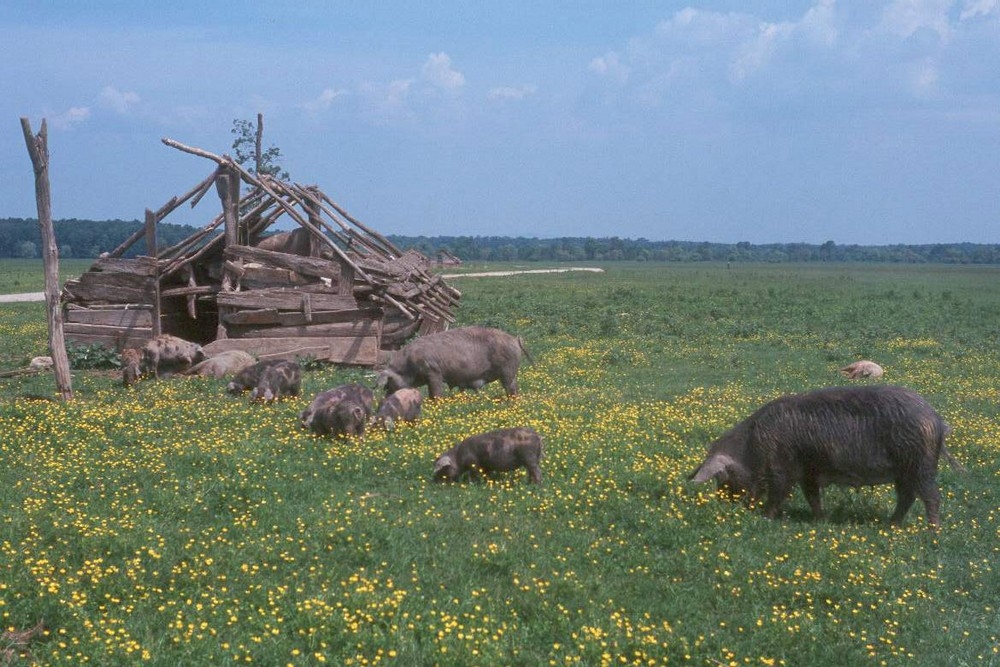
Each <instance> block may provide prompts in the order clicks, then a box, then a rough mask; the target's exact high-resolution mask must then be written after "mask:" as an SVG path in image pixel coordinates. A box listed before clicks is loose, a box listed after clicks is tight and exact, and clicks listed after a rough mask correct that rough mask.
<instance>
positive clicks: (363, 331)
mask: <svg viewBox="0 0 1000 667" xmlns="http://www.w3.org/2000/svg"><path fill="white" fill-rule="evenodd" d="M378 322H379V321H378V320H377V319H375V318H368V319H363V320H357V321H354V322H331V323H329V324H308V325H303V326H296V327H281V326H278V327H266V328H260V327H256V328H250V327H237V326H229V327H227V329H228V331H229V335H230V337H232V338H288V337H307V336H311V337H318V338H344V337H353V336H374V335H376V334H377V333H378Z"/></svg>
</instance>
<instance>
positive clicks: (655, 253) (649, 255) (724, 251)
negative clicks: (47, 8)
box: [0, 218, 1000, 264]
mask: <svg viewBox="0 0 1000 667" xmlns="http://www.w3.org/2000/svg"><path fill="white" fill-rule="evenodd" d="M54 225H55V235H56V242H57V243H58V244H59V254H60V256H61V257H80V258H89V257H97V256H98V255H99V254H100V253H102V252H109V251H111V250H114V249H115V248H117V247H118V246H119V245H120V244H121V243H122V241H124V240H125V239H126V238H128V237H129V236H130V235H132V234H133V233H134V232H135V231H136V230H138V229H139V228H140V227H141V226H142V223H140V222H139V221H138V220H103V221H93V220H77V219H69V220H56V221H55V222H54ZM195 231H197V228H195V227H192V226H190V225H172V224H169V223H160V225H159V226H158V228H157V242H158V243H159V245H160V246H161V247H168V246H171V245H174V244H176V243H179V242H180V241H182V240H183V239H185V238H187V237H188V236H190V235H191V234H193V233H194V232H195ZM388 238H389V239H390V240H391V241H392V242H393V243H394V244H396V245H397V246H399V247H401V248H416V249H417V250H419V251H421V252H423V253H424V254H425V255H427V256H429V257H432V258H434V257H436V256H437V255H438V254H439V253H441V252H448V253H450V254H452V255H455V256H456V257H458V258H459V259H461V260H462V261H469V262H471V261H523V262H533V261H546V262H551V261H558V262H564V261H565V262H582V261H587V260H597V261H618V260H625V261H651V262H704V261H714V262H775V263H779V262H906V263H923V262H933V263H944V264H1000V244H992V243H990V244H983V243H934V244H927V245H906V244H895V245H884V246H866V245H856V244H850V245H839V244H836V243H834V242H833V241H827V242H825V243H822V244H818V245H817V244H811V243H765V244H755V243H748V242H745V241H744V242H740V243H708V242H696V241H650V240H647V239H642V238H639V239H623V238H618V237H610V238H589V237H563V238H554V239H539V238H525V237H508V236H398V235H391V234H390V235H388ZM40 245H41V232H40V231H39V227H38V221H37V220H35V219H22V218H0V257H24V258H32V257H40V256H41V255H40ZM145 251H146V250H145V241H144V240H142V239H140V240H139V241H138V242H137V243H136V244H135V245H133V246H132V248H130V249H129V251H128V252H127V253H126V256H136V255H141V254H144V253H145Z"/></svg>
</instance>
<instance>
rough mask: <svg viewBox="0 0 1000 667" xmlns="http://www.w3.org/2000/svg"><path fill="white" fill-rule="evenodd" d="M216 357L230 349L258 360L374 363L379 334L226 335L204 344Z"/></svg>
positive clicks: (371, 364) (353, 363)
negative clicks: (228, 336) (242, 336)
mask: <svg viewBox="0 0 1000 667" xmlns="http://www.w3.org/2000/svg"><path fill="white" fill-rule="evenodd" d="M204 350H205V354H206V355H208V356H212V355H215V354H218V353H219V352H224V351H226V350H243V351H244V352H247V353H249V354H252V355H254V356H255V357H257V358H258V359H288V360H289V361H294V360H295V359H297V358H300V357H311V358H313V359H317V360H322V361H329V362H332V363H338V364H352V365H358V366H374V365H375V363H376V362H377V361H378V337H377V336H364V337H360V338H312V337H305V338H296V337H291V338H226V339H224V340H216V341H214V342H212V343H209V344H208V345H206V346H204Z"/></svg>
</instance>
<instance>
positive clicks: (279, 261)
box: [223, 245, 340, 280]
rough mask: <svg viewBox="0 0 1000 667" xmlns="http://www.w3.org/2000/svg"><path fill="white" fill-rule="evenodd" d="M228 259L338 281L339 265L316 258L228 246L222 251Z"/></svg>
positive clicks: (243, 246)
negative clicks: (257, 263) (256, 263)
mask: <svg viewBox="0 0 1000 667" xmlns="http://www.w3.org/2000/svg"><path fill="white" fill-rule="evenodd" d="M223 254H224V255H225V257H226V258H228V259H242V260H244V261H247V262H259V263H261V264H267V265H270V266H275V267H278V268H282V269H288V270H289V271H295V272H296V273H301V274H302V275H304V276H312V277H314V278H330V279H331V280H339V279H340V263H339V262H331V261H330V260H327V259H320V258H318V257H304V256H302V255H291V254H289V253H285V252H274V251H273V250H261V249H260V248H254V247H252V246H245V245H237V246H230V247H228V248H226V249H225V250H224V251H223Z"/></svg>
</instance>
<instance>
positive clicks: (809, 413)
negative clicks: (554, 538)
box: [122, 326, 963, 526]
mask: <svg viewBox="0 0 1000 667" xmlns="http://www.w3.org/2000/svg"><path fill="white" fill-rule="evenodd" d="M522 356H527V350H526V349H525V346H524V341H523V340H522V339H521V338H520V337H516V336H512V335H510V334H508V333H506V332H504V331H501V330H499V329H492V328H487V327H477V326H470V327H461V328H456V329H451V330H448V331H443V332H440V333H435V334H430V335H427V336H422V337H419V338H417V339H415V340H413V341H411V342H410V343H408V344H407V345H406V346H405V347H403V348H402V349H400V350H398V351H395V352H393V353H392V354H391V356H390V357H389V359H388V361H387V363H386V364H385V366H384V368H383V369H382V370H381V371H380V373H379V374H378V380H377V383H376V387H377V388H381V389H383V390H384V392H385V395H384V397H383V399H382V400H381V402H380V403H379V405H378V408H377V409H374V405H375V396H374V392H373V391H372V389H371V388H369V387H366V386H364V385H361V384H356V383H355V384H345V385H341V386H338V387H333V388H331V389H327V390H325V391H321V392H320V393H318V394H317V395H316V396H315V398H314V399H313V400H312V402H311V403H310V405H309V407H307V408H306V409H305V410H303V411H302V412H301V413H300V414H299V421H300V423H301V426H302V427H303V428H306V429H309V430H311V431H313V432H314V433H316V434H318V435H332V436H342V435H350V436H361V435H363V434H364V431H365V428H366V427H369V426H378V427H383V428H388V429H391V428H393V426H394V424H396V423H398V422H400V421H413V420H416V419H417V418H418V417H419V415H420V410H421V405H422V402H423V394H422V392H421V390H420V388H421V387H427V393H428V396H429V398H431V399H434V398H438V397H440V396H442V395H443V394H444V393H445V391H446V389H445V386H446V385H447V387H449V388H452V389H455V388H459V389H470V390H477V389H480V388H481V387H483V386H484V385H486V384H488V383H490V382H493V381H499V382H500V383H501V384H502V385H503V388H504V390H505V391H506V393H507V395H508V396H515V395H517V393H518V386H517V372H518V368H519V366H520V363H521V359H522ZM840 371H841V373H842V374H843V375H844V376H845V377H847V378H848V379H859V378H878V377H881V375H882V373H883V371H882V368H881V367H880V366H879V365H878V364H876V363H874V362H872V361H857V362H854V363H852V364H850V365H848V366H846V367H844V368H842V369H840ZM175 372H181V373H184V374H196V375H210V376H213V377H217V378H221V377H225V376H230V375H232V376H233V377H232V380H231V381H230V382H229V384H228V386H227V390H228V391H229V393H231V394H243V393H245V392H247V391H249V392H250V400H252V401H264V402H270V401H275V400H278V399H280V398H282V397H284V396H298V395H299V393H300V391H301V385H302V377H301V370H300V366H299V365H298V364H297V363H295V362H290V361H256V362H255V360H254V359H253V358H252V357H251V356H250V355H248V354H246V353H245V352H239V351H229V352H223V353H221V354H218V355H216V356H213V357H211V358H208V359H205V358H204V353H203V351H202V348H201V347H200V346H199V345H197V344H195V343H191V342H189V341H185V340H182V339H180V338H177V337H175V336H171V335H162V336H158V337H156V338H154V339H153V340H151V341H150V342H149V343H147V344H146V346H145V347H144V348H143V349H142V350H135V349H127V350H124V351H123V352H122V378H123V382H124V384H125V385H126V386H129V385H131V384H133V383H134V382H136V381H137V380H138V379H139V378H140V377H141V376H143V375H144V374H146V375H153V376H159V375H160V374H165V373H175ZM950 432H951V428H950V427H949V426H948V424H946V423H945V422H944V421H943V420H942V418H941V417H940V415H938V413H937V412H936V411H935V410H934V408H932V407H931V406H930V404H929V403H928V402H927V401H926V400H925V399H924V398H923V397H922V396H920V395H919V394H917V393H916V392H914V391H911V390H909V389H906V388H904V387H898V386H892V385H885V384H862V385H855V386H845V387H829V388H823V389H818V390H814V391H810V392H806V393H801V394H790V395H786V396H782V397H779V398H777V399H774V400H772V401H770V402H768V403H766V404H765V405H763V406H762V407H760V408H759V409H758V410H756V411H755V412H754V413H753V414H751V415H750V416H749V417H747V418H746V419H744V420H743V421H741V422H739V423H738V424H736V425H735V426H734V427H733V428H732V429H730V430H729V431H728V432H726V433H725V434H723V435H722V436H721V437H720V438H718V439H717V440H716V441H714V442H713V443H711V444H710V445H709V448H708V455H707V457H706V458H705V460H704V462H703V463H702V464H701V465H700V466H699V467H698V468H697V469H696V470H695V471H694V472H692V473H691V475H690V476H689V478H688V479H690V480H692V481H694V482H699V483H700V482H707V481H709V480H713V479H714V480H715V481H716V483H717V484H718V486H719V488H720V489H725V490H727V491H729V492H731V493H733V494H735V495H741V496H743V497H744V498H746V499H747V500H748V501H751V502H752V501H755V500H756V499H758V498H764V503H763V512H764V514H765V516H767V517H769V518H774V517H777V516H778V515H779V514H780V512H781V508H782V505H783V503H784V502H785V500H786V499H787V497H788V496H789V494H790V493H791V491H792V489H793V487H794V486H795V485H799V486H800V487H801V488H802V491H803V493H804V494H805V497H806V500H807V501H808V503H809V506H810V508H811V509H812V512H813V514H814V516H817V517H819V516H821V515H822V514H823V505H822V498H821V491H822V488H823V487H824V486H827V485H830V484H836V485H848V486H864V485H875V484H887V483H892V484H894V485H895V490H896V509H895V512H894V513H893V515H892V519H891V521H892V522H893V523H901V522H902V521H903V518H904V517H905V516H906V514H907V512H908V511H909V509H910V507H911V506H912V505H913V502H914V500H915V499H916V498H917V497H919V498H920V500H921V501H922V503H923V505H924V509H925V513H926V517H927V522H928V523H929V524H930V525H932V526H938V525H939V524H940V493H939V491H938V487H937V482H936V477H937V468H938V460H939V458H940V457H941V456H942V455H943V456H945V458H946V459H947V461H948V462H949V464H950V465H951V466H952V467H953V468H955V469H958V470H962V469H963V468H962V466H961V464H959V463H958V462H957V461H956V460H955V458H954V457H953V456H952V455H951V453H950V452H948V450H947V449H946V447H945V444H944V440H945V437H946V436H947V435H948V434H949V433H950ZM541 459H542V439H541V437H540V436H539V435H538V433H537V432H536V431H535V430H534V429H532V428H530V427H526V426H517V427H513V428H505V429H499V430H495V431H489V432H486V433H480V434H476V435H472V436H470V437H468V438H466V439H464V440H462V441H461V442H459V443H458V444H456V445H455V446H454V447H452V448H451V449H449V450H448V451H446V452H444V453H443V454H441V455H440V456H439V457H438V458H437V460H436V461H435V463H434V473H433V476H434V479H436V480H439V481H440V480H449V481H456V480H458V479H459V478H461V477H463V476H465V475H468V476H469V477H470V478H472V479H478V478H479V477H480V476H481V475H483V474H485V475H489V474H492V473H495V472H505V471H511V470H516V469H518V468H525V469H526V470H527V473H528V477H529V479H530V480H531V481H532V482H534V483H536V484H537V483H541V480H542V473H541V467H540V462H541ZM765 496H766V497H765Z"/></svg>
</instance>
